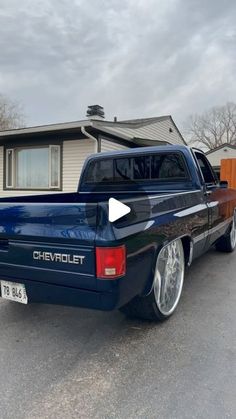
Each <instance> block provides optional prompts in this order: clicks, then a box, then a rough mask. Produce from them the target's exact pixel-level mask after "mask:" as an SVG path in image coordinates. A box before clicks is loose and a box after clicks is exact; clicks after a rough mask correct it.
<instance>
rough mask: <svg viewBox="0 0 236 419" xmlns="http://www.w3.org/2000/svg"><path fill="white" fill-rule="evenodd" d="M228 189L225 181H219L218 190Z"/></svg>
mask: <svg viewBox="0 0 236 419" xmlns="http://www.w3.org/2000/svg"><path fill="white" fill-rule="evenodd" d="M228 187H229V184H228V181H227V180H221V181H220V188H222V189H227V188H228Z"/></svg>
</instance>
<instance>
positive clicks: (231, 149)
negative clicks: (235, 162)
mask: <svg viewBox="0 0 236 419" xmlns="http://www.w3.org/2000/svg"><path fill="white" fill-rule="evenodd" d="M206 155H207V158H208V160H209V162H210V163H211V165H212V166H213V168H214V170H215V172H216V173H217V174H218V175H219V174H220V162H221V160H222V159H233V158H236V145H233V144H228V143H225V144H222V145H221V146H219V147H216V148H215V149H214V150H210V151H207V152H206Z"/></svg>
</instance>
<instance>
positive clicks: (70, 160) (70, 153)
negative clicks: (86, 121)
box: [0, 139, 96, 198]
mask: <svg viewBox="0 0 236 419" xmlns="http://www.w3.org/2000/svg"><path fill="white" fill-rule="evenodd" d="M61 151H62V159H63V161H62V179H63V185H62V192H76V191H77V188H78V182H79V177H80V173H81V170H82V167H83V164H84V161H85V160H86V158H87V157H88V156H90V155H91V154H92V153H94V152H96V147H95V143H94V141H92V140H90V139H85V140H73V141H64V142H63V146H62V150H61ZM3 170H5V169H4V147H3V146H0V198H1V197H5V196H24V195H38V194H40V195H41V194H49V193H57V191H50V190H48V191H39V190H20V189H18V190H4V173H3ZM58 192H59V193H61V191H58Z"/></svg>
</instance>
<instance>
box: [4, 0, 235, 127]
mask: <svg viewBox="0 0 236 419" xmlns="http://www.w3.org/2000/svg"><path fill="white" fill-rule="evenodd" d="M235 22H236V2H235V0H226V1H224V0H205V1H202V0H89V1H88V0H86V1H84V0H38V1H32V0H21V1H20V2H19V0H0V93H1V94H4V95H5V96H8V97H9V98H11V99H12V100H16V101H18V102H19V103H20V104H22V105H23V108H24V113H25V117H26V125H28V126H32V125H39V124H47V123H56V122H63V121H73V120H80V119H84V118H85V116H86V109H87V106H88V105H93V104H100V105H102V106H103V107H104V110H105V114H106V119H113V117H114V116H117V117H118V120H119V119H120V120H121V119H129V118H142V117H153V116H160V115H166V114H171V115H172V116H173V118H174V120H175V121H176V123H177V124H178V126H180V127H181V126H182V125H183V123H184V121H185V120H186V118H187V117H188V116H189V115H190V114H195V113H201V112H203V111H205V110H207V109H208V108H210V107H212V106H218V105H223V104H225V103H226V102H228V101H235V102H236V23H235Z"/></svg>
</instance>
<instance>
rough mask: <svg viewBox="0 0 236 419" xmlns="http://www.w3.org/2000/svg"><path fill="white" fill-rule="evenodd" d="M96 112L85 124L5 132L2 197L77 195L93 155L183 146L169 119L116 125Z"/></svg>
mask: <svg viewBox="0 0 236 419" xmlns="http://www.w3.org/2000/svg"><path fill="white" fill-rule="evenodd" d="M90 108H93V106H92V107H90ZM94 108H95V112H93V113H92V116H91V118H90V119H86V120H83V121H75V122H66V123H59V124H53V125H43V126H37V127H30V128H22V129H14V130H10V131H1V132H0V196H15V195H26V194H38V193H49V192H54V193H55V192H56V191H63V192H74V191H76V190H77V185H78V180H79V176H80V173H81V169H82V166H83V163H84V161H85V159H86V157H87V156H89V155H90V154H92V153H99V152H103V151H111V150H121V149H125V148H130V147H142V146H149V145H163V144H185V141H184V139H183V137H182V135H181V133H180V132H179V130H178V128H177V126H176V125H175V123H174V121H173V119H172V117H171V116H169V115H168V116H161V117H156V118H144V119H134V120H127V121H117V120H116V118H115V120H114V121H113V122H112V121H106V120H104V119H103V115H101V114H99V115H97V114H98V113H99V112H97V110H96V107H94ZM98 108H100V107H98ZM89 116H90V115H89Z"/></svg>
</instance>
